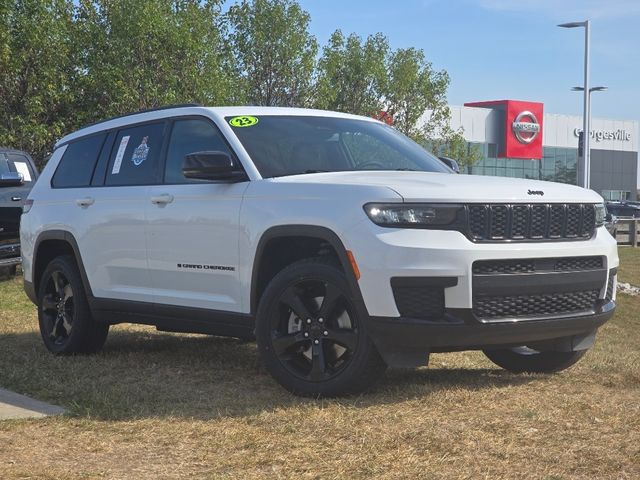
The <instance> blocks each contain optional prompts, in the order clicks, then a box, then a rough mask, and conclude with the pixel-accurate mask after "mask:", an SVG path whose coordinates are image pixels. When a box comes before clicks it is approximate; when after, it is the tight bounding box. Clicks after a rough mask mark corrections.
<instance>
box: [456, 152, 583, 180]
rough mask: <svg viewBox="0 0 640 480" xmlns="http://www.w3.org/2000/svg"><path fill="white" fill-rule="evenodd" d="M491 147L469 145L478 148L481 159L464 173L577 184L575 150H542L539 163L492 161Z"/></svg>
mask: <svg viewBox="0 0 640 480" xmlns="http://www.w3.org/2000/svg"><path fill="white" fill-rule="evenodd" d="M491 145H492V144H490V143H484V144H483V143H471V142H470V143H469V146H470V148H471V146H477V148H479V149H480V152H481V154H482V158H481V159H480V160H478V162H476V163H475V164H474V165H473V166H472V167H471V168H470V169H468V170H467V172H468V173H472V174H475V175H492V176H500V177H515V178H528V179H531V180H546V181H550V182H562V183H569V184H573V185H577V184H578V152H577V150H576V149H575V148H556V147H544V148H543V157H542V159H541V160H523V159H517V158H491V157H490V156H489V152H490V151H491V150H492V149H493V147H492V146H491Z"/></svg>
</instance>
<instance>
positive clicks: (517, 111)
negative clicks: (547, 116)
mask: <svg viewBox="0 0 640 480" xmlns="http://www.w3.org/2000/svg"><path fill="white" fill-rule="evenodd" d="M464 106H465V107H481V108H492V109H496V110H500V111H503V112H504V122H505V124H504V141H503V142H502V143H501V145H500V146H499V151H498V156H499V157H500V158H524V159H541V158H542V121H543V115H544V105H543V104H542V103H539V102H522V101H518V100H496V101H490V102H471V103H465V104H464Z"/></svg>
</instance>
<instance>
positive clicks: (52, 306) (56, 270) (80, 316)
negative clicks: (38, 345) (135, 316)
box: [38, 255, 109, 355]
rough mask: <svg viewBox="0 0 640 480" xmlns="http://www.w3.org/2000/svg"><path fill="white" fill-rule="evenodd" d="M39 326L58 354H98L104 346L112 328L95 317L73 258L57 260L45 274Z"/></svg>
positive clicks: (64, 257)
mask: <svg viewBox="0 0 640 480" xmlns="http://www.w3.org/2000/svg"><path fill="white" fill-rule="evenodd" d="M38 323H39V325H40V335H41V336H42V340H43V341H44V344H45V346H46V347H47V349H48V350H49V351H50V352H52V353H55V354H56V355H70V354H76V353H95V352H97V351H99V350H100V349H101V348H102V346H103V345H104V342H105V341H106V339H107V334H108V333H109V325H108V324H106V323H98V322H96V321H95V320H94V319H93V317H92V316H91V310H90V309H89V303H88V302H87V296H86V292H85V290H84V285H83V283H82V279H81V278H80V272H79V271H78V266H77V264H76V261H75V259H74V258H73V256H71V255H63V256H60V257H56V258H55V259H53V260H52V261H51V262H50V263H49V265H47V268H46V269H45V271H44V273H43V274H42V277H41V279H40V287H39V289H38Z"/></svg>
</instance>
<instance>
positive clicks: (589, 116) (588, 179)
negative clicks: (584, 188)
mask: <svg viewBox="0 0 640 480" xmlns="http://www.w3.org/2000/svg"><path fill="white" fill-rule="evenodd" d="M608 89H609V87H591V88H590V89H589V90H586V89H585V88H584V87H573V88H571V90H573V91H574V92H585V93H586V92H587V91H588V92H589V101H588V102H587V108H588V110H587V115H586V118H587V120H588V121H589V130H591V93H592V92H604V91H606V90H608ZM583 132H584V130H583ZM589 137H591V136H589ZM582 139H583V142H584V139H585V135H584V134H582ZM582 147H583V150H584V151H585V153H586V147H585V143H583V144H582ZM589 153H591V152H589ZM589 164H591V155H589ZM585 171H588V177H587V183H586V185H589V186H591V166H589V170H587V169H586V168H585Z"/></svg>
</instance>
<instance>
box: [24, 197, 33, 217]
mask: <svg viewBox="0 0 640 480" xmlns="http://www.w3.org/2000/svg"><path fill="white" fill-rule="evenodd" d="M31 207H33V200H31V199H30V198H28V199H27V200H25V202H24V205H22V213H23V214H25V213H29V210H31Z"/></svg>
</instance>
